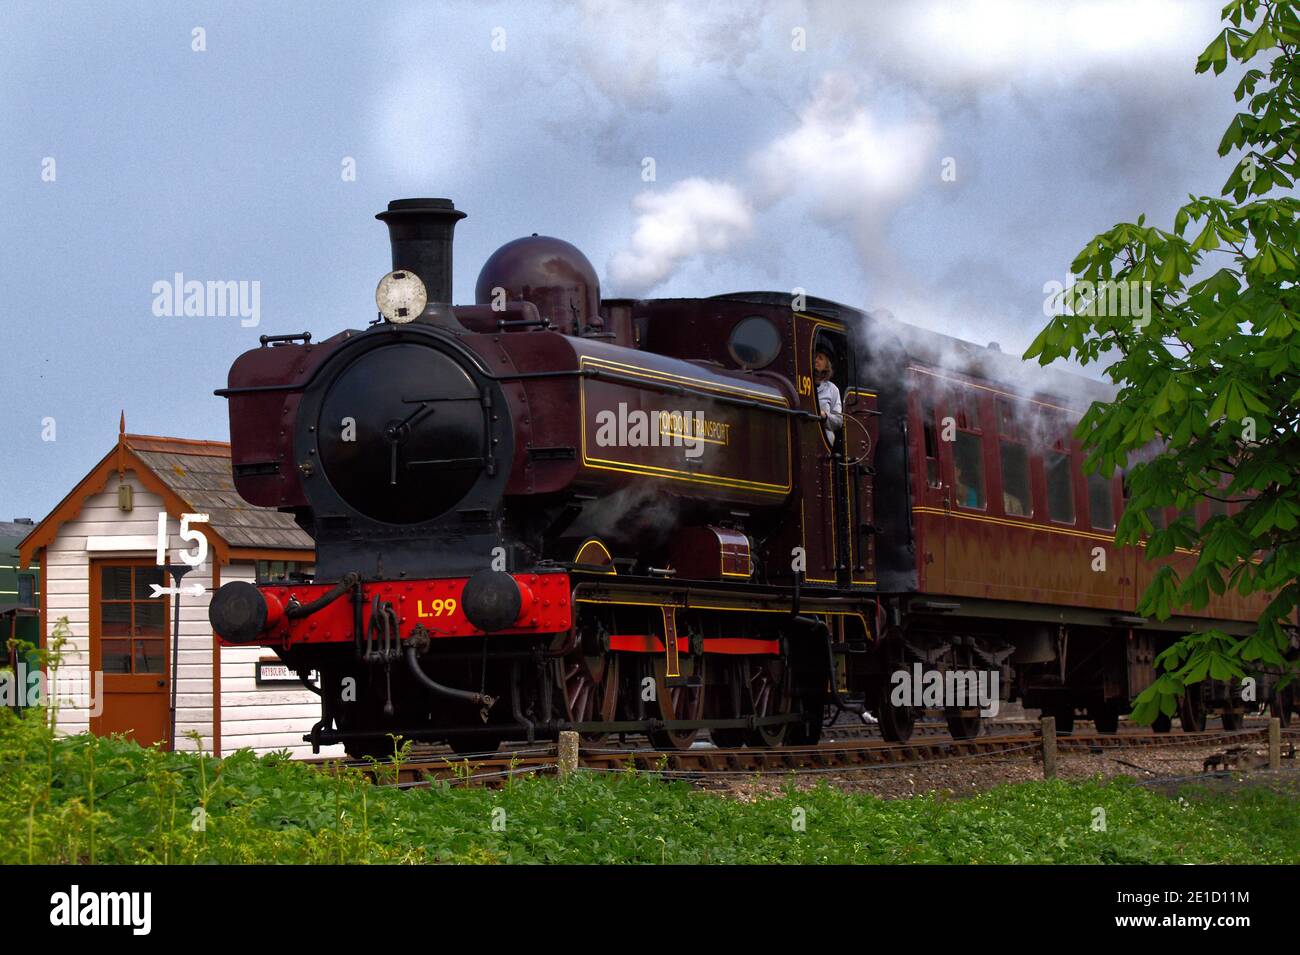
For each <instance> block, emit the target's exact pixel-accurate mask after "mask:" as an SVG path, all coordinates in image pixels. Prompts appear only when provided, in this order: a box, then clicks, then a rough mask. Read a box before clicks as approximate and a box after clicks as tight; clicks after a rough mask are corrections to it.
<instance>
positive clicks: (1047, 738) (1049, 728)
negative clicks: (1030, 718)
mask: <svg viewBox="0 0 1300 955" xmlns="http://www.w3.org/2000/svg"><path fill="white" fill-rule="evenodd" d="M1043 778H1044V779H1055V778H1056V717H1055V716H1044V717H1043Z"/></svg>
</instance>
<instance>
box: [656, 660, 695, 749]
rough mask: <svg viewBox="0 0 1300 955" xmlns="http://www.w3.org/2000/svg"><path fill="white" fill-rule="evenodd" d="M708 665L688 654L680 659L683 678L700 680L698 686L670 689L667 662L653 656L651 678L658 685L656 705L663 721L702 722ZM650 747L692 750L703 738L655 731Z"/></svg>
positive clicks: (682, 732)
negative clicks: (696, 742)
mask: <svg viewBox="0 0 1300 955" xmlns="http://www.w3.org/2000/svg"><path fill="white" fill-rule="evenodd" d="M705 670H706V664H705V663H704V658H703V657H701V658H700V660H699V662H698V663H697V662H696V661H695V659H694V658H693V657H691V656H689V655H687V654H682V656H681V675H682V676H684V677H686V676H698V677H699V678H700V682H699V684H698V685H696V686H669V685H668V661H667V660H666V659H665V658H664V657H663V656H662V655H660V654H655V655H654V662H653V663H652V664H651V665H650V675H651V676H653V677H654V681H655V701H656V703H657V704H658V710H659V719H661V720H702V719H704V697H705V692H704V680H705ZM649 735H650V743H651V745H653V746H654V747H655V748H656V749H690V748H691V744H692V743H694V742H695V738H696V737H697V736H699V735H700V731H699V730H698V729H693V730H655V731H652V732H651V733H650V734H649Z"/></svg>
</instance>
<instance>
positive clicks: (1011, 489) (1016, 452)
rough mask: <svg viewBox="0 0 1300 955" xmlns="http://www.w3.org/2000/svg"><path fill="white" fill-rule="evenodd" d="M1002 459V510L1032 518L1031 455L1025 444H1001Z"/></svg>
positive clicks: (1017, 515)
mask: <svg viewBox="0 0 1300 955" xmlns="http://www.w3.org/2000/svg"><path fill="white" fill-rule="evenodd" d="M999 444H1000V446H1001V452H1002V453H1001V459H1002V508H1003V510H1004V512H1005V513H1007V514H1009V515H1014V516H1016V517H1032V516H1033V512H1034V507H1033V502H1032V501H1031V500H1030V497H1029V453H1028V452H1027V451H1026V450H1025V446H1024V445H1023V444H1015V443H1013V442H1010V441H1001V442H999Z"/></svg>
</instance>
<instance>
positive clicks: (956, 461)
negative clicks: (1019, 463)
mask: <svg viewBox="0 0 1300 955" xmlns="http://www.w3.org/2000/svg"><path fill="white" fill-rule="evenodd" d="M952 458H953V467H954V468H955V470H956V476H957V503H958V504H960V505H961V506H962V507H979V508H982V507H983V506H984V441H983V439H981V438H980V436H979V435H978V434H970V433H969V432H966V431H958V432H957V441H956V443H955V444H954V445H953V448H952Z"/></svg>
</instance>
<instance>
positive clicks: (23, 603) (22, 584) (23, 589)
mask: <svg viewBox="0 0 1300 955" xmlns="http://www.w3.org/2000/svg"><path fill="white" fill-rule="evenodd" d="M18 606H20V607H35V606H36V577H35V576H34V575H32V574H19V575H18Z"/></svg>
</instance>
